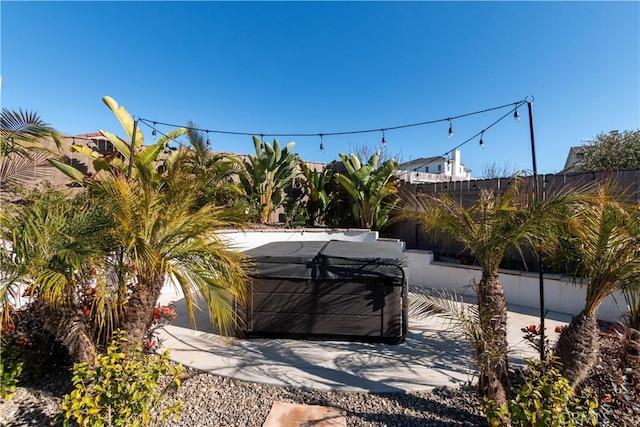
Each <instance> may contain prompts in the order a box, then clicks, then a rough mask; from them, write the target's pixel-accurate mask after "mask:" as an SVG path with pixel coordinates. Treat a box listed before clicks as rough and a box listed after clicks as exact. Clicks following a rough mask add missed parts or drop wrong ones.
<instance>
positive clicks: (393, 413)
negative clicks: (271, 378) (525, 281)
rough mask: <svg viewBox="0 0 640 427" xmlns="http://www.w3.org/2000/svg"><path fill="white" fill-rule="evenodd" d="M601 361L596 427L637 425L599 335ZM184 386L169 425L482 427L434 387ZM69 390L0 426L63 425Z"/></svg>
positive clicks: (37, 401) (62, 379)
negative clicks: (304, 408)
mask: <svg viewBox="0 0 640 427" xmlns="http://www.w3.org/2000/svg"><path fill="white" fill-rule="evenodd" d="M602 338H603V340H602V343H601V346H600V358H599V363H598V364H597V366H595V367H594V369H593V371H592V372H591V375H590V377H589V379H588V380H587V385H589V386H590V387H592V388H593V389H594V390H595V391H596V394H597V395H598V397H599V400H600V407H599V408H598V410H597V412H598V426H611V427H632V426H639V425H640V422H638V420H640V384H632V383H629V382H628V381H627V379H626V376H625V375H624V373H623V371H622V370H621V369H620V367H619V364H618V361H619V360H620V359H619V357H620V349H621V341H620V338H619V337H618V338H616V337H615V336H612V335H607V334H605V335H604V336H602ZM185 372H186V376H187V378H186V379H184V381H183V383H182V387H180V388H179V389H178V390H177V391H175V390H173V391H171V392H169V393H167V394H168V395H170V396H171V397H170V398H169V399H182V400H183V402H184V403H183V409H182V412H181V414H180V418H179V419H178V420H177V421H171V422H164V423H159V424H156V425H157V426H159V427H169V426H215V427H226V426H229V427H235V426H238V427H253V426H256V427H257V426H261V425H262V423H263V422H264V420H265V419H266V417H267V414H268V413H269V411H270V410H271V405H272V404H273V402H275V401H284V402H290V403H304V404H309V405H323V406H333V407H336V408H339V409H341V410H343V411H344V412H345V413H346V418H347V426H350V427H351V426H353V427H356V426H393V427H401V426H486V425H487V424H486V422H485V419H484V417H483V415H482V412H481V411H480V407H479V403H478V399H477V397H476V394H475V389H474V388H473V387H470V386H463V387H459V388H439V389H435V390H434V391H433V392H431V393H428V392H419V393H406V394H400V393H380V394H375V393H342V392H340V393H339V392H324V391H315V390H305V389H296V388H290V387H274V386H269V385H263V384H255V383H249V382H244V381H239V380H235V379H230V378H226V377H220V376H216V375H213V374H208V373H204V372H200V371H196V370H193V369H185ZM70 391H71V382H70V375H69V372H66V371H62V370H61V371H60V372H57V373H55V372H50V373H49V374H48V375H45V376H44V377H43V378H41V379H40V380H39V381H37V382H32V383H27V384H23V385H22V386H21V387H18V389H17V390H16V393H15V396H14V397H13V398H12V399H11V400H8V401H2V400H0V426H56V427H57V426H61V425H62V423H61V421H59V420H58V421H56V419H55V416H56V414H57V413H58V412H59V410H60V403H61V401H62V396H63V395H64V394H66V393H68V392H70Z"/></svg>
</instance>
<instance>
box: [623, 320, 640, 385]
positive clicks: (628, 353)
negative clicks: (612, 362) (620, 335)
mask: <svg viewBox="0 0 640 427" xmlns="http://www.w3.org/2000/svg"><path fill="white" fill-rule="evenodd" d="M624 364H625V368H626V369H627V372H628V373H629V376H630V377H631V383H632V384H637V385H640V331H638V330H637V329H634V328H631V327H630V328H627V333H626V336H625V340H624Z"/></svg>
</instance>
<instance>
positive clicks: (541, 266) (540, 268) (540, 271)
mask: <svg viewBox="0 0 640 427" xmlns="http://www.w3.org/2000/svg"><path fill="white" fill-rule="evenodd" d="M527 110H528V111H529V135H530V137H531V161H532V162H533V193H534V194H533V200H534V203H535V202H541V201H542V196H541V194H540V185H539V183H538V165H537V164H536V139H535V136H534V133H533V101H527ZM538 279H539V290H540V360H545V349H544V340H545V333H544V317H545V313H544V264H543V263H542V258H541V257H540V255H539V254H538Z"/></svg>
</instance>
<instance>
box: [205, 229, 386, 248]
mask: <svg viewBox="0 0 640 427" xmlns="http://www.w3.org/2000/svg"><path fill="white" fill-rule="evenodd" d="M216 234H217V235H218V236H220V238H221V239H222V240H223V241H225V242H227V243H229V244H230V245H231V246H232V247H233V248H234V249H237V250H239V251H246V250H249V249H253V248H257V247H258V246H262V245H265V244H267V243H271V242H287V241H291V242H308V241H313V240H316V241H329V240H346V241H349V242H376V241H377V240H378V232H377V231H370V230H348V229H326V228H304V229H278V230H273V229H271V230H267V229H265V230H246V231H240V230H223V231H218V232H216Z"/></svg>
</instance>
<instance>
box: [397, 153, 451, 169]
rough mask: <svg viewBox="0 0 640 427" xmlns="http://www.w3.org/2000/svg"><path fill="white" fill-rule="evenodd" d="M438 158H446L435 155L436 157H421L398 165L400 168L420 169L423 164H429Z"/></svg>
mask: <svg viewBox="0 0 640 427" xmlns="http://www.w3.org/2000/svg"><path fill="white" fill-rule="evenodd" d="M438 160H446V159H445V158H444V157H440V156H435V157H420V158H419V159H415V160H411V161H408V162H405V163H401V164H399V165H398V169H399V170H413V169H418V168H421V167H423V166H427V165H429V164H431V163H433V162H436V161H438Z"/></svg>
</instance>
